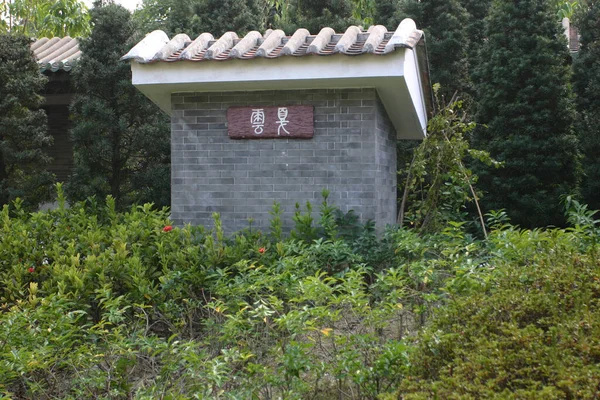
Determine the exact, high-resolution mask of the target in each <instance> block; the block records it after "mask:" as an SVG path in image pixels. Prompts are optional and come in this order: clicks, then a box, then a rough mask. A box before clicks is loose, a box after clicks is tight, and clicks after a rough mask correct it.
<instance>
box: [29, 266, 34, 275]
mask: <svg viewBox="0 0 600 400" xmlns="http://www.w3.org/2000/svg"><path fill="white" fill-rule="evenodd" d="M27 271H29V273H31V274H33V273H34V272H35V268H33V267H29V269H28V270H27Z"/></svg>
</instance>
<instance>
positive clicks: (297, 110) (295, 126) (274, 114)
mask: <svg viewBox="0 0 600 400" xmlns="http://www.w3.org/2000/svg"><path fill="white" fill-rule="evenodd" d="M313 114H314V112H313V106H275V107H271V106H269V107H265V106H256V107H229V109H228V110H227V126H228V130H229V137H230V138H232V139H286V138H295V139H311V138H312V137H313V136H314V134H315V122H314V121H315V120H314V115H313Z"/></svg>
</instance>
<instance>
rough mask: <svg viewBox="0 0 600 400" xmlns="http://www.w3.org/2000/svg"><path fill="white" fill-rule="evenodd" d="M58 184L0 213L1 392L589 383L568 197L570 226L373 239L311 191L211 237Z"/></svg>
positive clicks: (163, 216) (590, 265)
mask: <svg viewBox="0 0 600 400" xmlns="http://www.w3.org/2000/svg"><path fill="white" fill-rule="evenodd" d="M58 192H59V201H58V203H59V207H58V209H56V210H53V211H48V212H43V213H33V214H29V213H27V212H25V211H24V210H23V208H22V206H21V204H20V203H19V202H16V203H14V204H13V205H12V207H8V206H5V207H4V209H3V210H2V212H1V213H0V220H1V221H2V225H1V227H0V230H1V234H0V307H1V308H0V394H1V395H4V396H6V397H9V398H36V399H49V398H82V399H85V398H89V399H115V398H117V399H118V398H136V399H154V398H160V397H163V398H170V399H179V398H227V399H247V398H258V399H272V398H286V399H305V398H313V399H329V398H335V397H338V398H350V399H375V398H386V396H387V397H392V398H393V397H397V396H399V395H400V393H401V394H402V396H405V397H406V398H423V397H435V396H436V395H438V396H439V397H440V398H445V397H452V396H453V395H454V393H457V394H461V393H462V396H463V397H469V396H472V397H485V396H487V397H493V396H496V397H503V396H504V397H506V396H510V393H513V392H514V393H517V394H518V396H517V397H527V396H529V397H532V396H533V397H535V396H538V397H540V396H542V397H544V396H546V397H551V396H553V395H555V396H563V397H565V396H566V395H565V393H567V392H566V391H567V389H566V388H568V390H571V391H572V393H571V395H572V396H573V397H577V398H579V397H583V398H585V397H586V396H588V395H589V394H590V393H591V392H590V390H592V389H590V387H591V386H589V383H590V382H592V380H594V379H597V377H598V370H597V368H596V366H595V365H596V364H595V363H596V362H597V361H594V360H597V358H596V357H597V355H596V353H597V351H596V350H597V347H598V343H597V339H596V338H597V337H600V336H598V333H599V332H598V321H597V320H598V318H597V317H596V316H595V314H594V312H593V310H594V307H595V306H596V302H597V297H598V293H600V283H598V281H597V276H598V264H597V261H595V260H597V257H596V256H595V254H596V251H597V250H596V246H597V237H598V233H599V232H598V226H597V224H596V222H595V221H594V219H593V212H591V211H588V210H587V208H586V207H585V206H583V205H581V204H579V203H577V202H575V201H574V200H572V199H567V200H566V205H567V208H568V209H569V210H570V215H569V218H568V219H569V221H571V223H572V225H573V227H572V228H570V229H569V230H548V231H522V230H518V229H516V228H514V227H512V226H511V225H509V224H508V223H507V222H506V219H505V214H503V213H502V212H498V213H495V214H494V215H493V216H491V218H490V226H491V227H492V231H491V233H490V239H489V240H488V241H485V242H484V241H477V240H474V239H473V238H472V237H471V236H470V235H469V234H467V233H466V232H465V231H466V229H465V224H464V223H457V222H451V223H449V224H448V225H447V226H446V227H445V228H444V229H443V230H442V231H441V232H439V233H435V234H418V233H417V232H416V231H414V230H412V231H411V230H406V229H398V228H390V229H389V230H388V231H386V232H385V233H384V234H383V235H382V237H380V238H377V237H376V236H374V233H373V231H372V227H371V226H370V224H366V225H360V224H358V222H357V221H356V219H355V218H354V216H353V215H352V214H346V215H342V214H340V213H339V212H338V211H336V209H335V207H333V206H332V205H331V204H328V203H327V201H326V199H325V201H324V202H323V203H322V204H321V206H320V215H319V217H318V218H315V220H316V221H317V222H314V221H309V219H308V218H306V217H305V216H304V215H302V214H301V213H300V214H297V216H296V217H297V218H296V222H297V227H296V228H297V229H296V230H295V232H296V233H295V235H296V236H294V237H290V238H284V237H283V235H282V233H281V229H280V228H281V224H282V222H281V218H280V215H279V214H280V213H279V212H278V211H277V210H278V207H277V206H276V205H275V206H274V209H273V219H272V225H271V231H270V233H268V234H263V233H261V232H257V231H255V230H252V229H250V228H248V229H247V230H245V231H242V232H239V233H238V234H236V235H233V236H231V237H226V236H225V235H224V234H223V230H222V229H221V220H220V217H219V216H218V215H215V216H214V218H215V224H214V226H215V228H214V229H213V230H206V229H204V228H202V227H191V226H185V227H183V228H178V227H172V226H171V225H170V222H169V220H168V210H167V209H163V210H153V208H152V206H151V205H145V206H139V207H135V208H132V209H131V210H129V211H128V212H125V213H118V212H116V210H115V202H114V200H113V199H112V198H110V197H109V198H108V199H107V202H106V205H105V206H99V205H98V203H97V202H95V201H94V200H88V201H87V202H84V203H78V204H74V205H72V206H71V207H70V208H66V207H65V199H64V196H63V195H62V193H61V192H62V191H61V190H60V187H59V191H58ZM298 217H299V218H298ZM309 228H310V229H309ZM305 235H308V236H305ZM363 241H364V242H363ZM432 316H433V318H432ZM428 321H432V322H431V323H429V322H428ZM423 327H425V328H424V329H422V328H423ZM418 331H422V332H421V333H420V334H416V333H417V332H418ZM415 334H416V336H415ZM555 367H556V368H555ZM399 388H400V389H399ZM398 390H399V391H398ZM586 390H587V391H586ZM461 391H462V392H461ZM509 392H510V393H509ZM505 395H506V396H505ZM411 396H412V397H411Z"/></svg>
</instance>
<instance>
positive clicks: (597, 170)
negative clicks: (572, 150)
mask: <svg viewBox="0 0 600 400" xmlns="http://www.w3.org/2000/svg"><path fill="white" fill-rule="evenodd" d="M576 26H577V27H578V29H579V34H580V35H581V41H580V50H579V54H578V56H577V58H576V59H575V64H574V68H573V69H574V77H573V87H574V89H575V93H576V94H577V98H576V99H577V110H578V111H579V115H578V118H577V124H576V127H577V133H578V135H579V140H580V142H581V148H582V153H583V163H582V164H583V168H584V173H585V175H584V181H583V184H582V195H583V198H584V199H585V201H586V202H587V203H588V204H590V206H591V207H594V208H598V207H600V159H599V158H598V154H600V96H598V93H600V2H598V1H595V0H589V1H583V2H581V7H580V9H579V12H578V15H577V19H576Z"/></svg>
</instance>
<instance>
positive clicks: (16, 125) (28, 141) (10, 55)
mask: <svg viewBox="0 0 600 400" xmlns="http://www.w3.org/2000/svg"><path fill="white" fill-rule="evenodd" d="M29 45H30V40H29V39H28V38H26V37H25V36H23V35H19V34H11V33H9V34H0V205H1V204H6V203H7V202H9V201H10V200H13V199H14V198H15V197H21V198H22V199H23V200H24V201H25V202H26V204H28V205H30V206H35V205H37V204H39V203H40V202H41V201H43V200H46V199H47V198H48V195H49V190H48V189H49V185H50V184H51V183H52V175H51V174H50V173H48V172H47V171H45V170H44V168H45V166H46V165H47V164H48V163H49V162H50V159H49V157H48V155H47V154H46V153H45V151H44V149H45V147H47V146H48V145H50V144H51V142H52V138H51V137H50V136H49V135H48V134H47V126H46V113H45V112H44V111H43V110H40V106H41V104H42V102H43V98H42V97H41V96H40V95H39V93H40V92H41V90H42V89H43V88H44V85H45V83H46V78H45V77H44V76H43V75H42V74H40V71H39V68H38V65H37V63H36V62H35V60H34V58H33V54H32V53H31V50H30V48H29Z"/></svg>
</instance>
